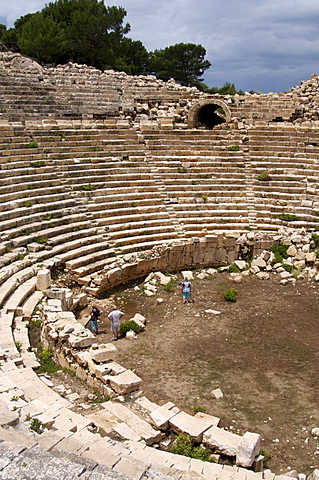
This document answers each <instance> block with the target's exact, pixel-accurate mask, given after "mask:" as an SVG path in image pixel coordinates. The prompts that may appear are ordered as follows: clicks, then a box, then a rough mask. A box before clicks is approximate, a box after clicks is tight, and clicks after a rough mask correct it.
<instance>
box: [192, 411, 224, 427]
mask: <svg viewBox="0 0 319 480" xmlns="http://www.w3.org/2000/svg"><path fill="white" fill-rule="evenodd" d="M194 418H200V419H201V420H203V421H204V422H206V424H207V426H208V428H210V427H218V425H219V422H220V418H218V417H214V416H213V415H209V414H208V413H205V412H197V413H196V414H195V415H194Z"/></svg>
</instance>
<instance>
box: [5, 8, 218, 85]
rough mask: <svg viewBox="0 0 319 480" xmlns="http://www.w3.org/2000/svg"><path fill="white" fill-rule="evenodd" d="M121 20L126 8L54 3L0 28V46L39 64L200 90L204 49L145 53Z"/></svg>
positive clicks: (204, 66)
mask: <svg viewBox="0 0 319 480" xmlns="http://www.w3.org/2000/svg"><path fill="white" fill-rule="evenodd" d="M125 16H126V10H125V9H124V8H122V7H115V6H112V7H107V6H105V4H104V1H103V0H56V1H54V2H50V3H48V4H46V6H45V7H44V8H43V9H42V10H41V11H40V12H36V13H32V14H30V13H29V14H27V15H24V16H22V17H20V18H19V19H17V20H16V21H15V23H14V28H10V29H8V30H7V29H6V27H5V25H1V24H0V41H1V42H2V43H4V44H5V45H6V47H7V48H9V49H10V50H12V51H14V52H21V53H22V54H24V55H27V56H29V57H32V58H34V59H35V60H37V61H38V62H39V63H41V64H44V63H50V64H57V63H66V62H68V61H73V62H77V63H85V64H87V65H91V66H94V67H96V68H100V69H102V70H104V69H106V68H113V69H115V70H123V71H125V72H126V73H128V74H132V75H141V74H150V73H152V74H154V75H156V76H157V77H158V78H161V79H163V80H168V79H170V78H174V79H175V80H176V81H177V82H180V83H181V84H182V85H186V86H191V85H196V86H200V84H201V83H200V82H201V81H202V78H200V77H201V76H202V75H203V73H204V72H205V70H207V69H208V68H209V67H210V66H211V63H210V62H209V61H208V60H206V59H205V55H206V50H205V48H204V47H203V46H202V45H196V44H194V43H177V44H176V45H171V46H169V47H166V48H164V49H162V50H155V51H154V52H148V51H147V50H146V48H145V47H144V45H143V44H142V42H140V41H139V40H132V39H131V38H127V37H126V36H125V35H126V34H127V33H128V32H129V31H130V25H129V24H128V23H124V18H125Z"/></svg>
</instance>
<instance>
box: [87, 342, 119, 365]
mask: <svg viewBox="0 0 319 480" xmlns="http://www.w3.org/2000/svg"><path fill="white" fill-rule="evenodd" d="M89 353H90V355H91V357H92V360H94V362H96V363H101V362H109V361H110V360H114V359H115V357H116V355H117V348H116V347H115V346H114V345H113V344H112V343H101V344H100V345H98V344H97V343H94V344H93V345H92V346H91V347H90V350H89Z"/></svg>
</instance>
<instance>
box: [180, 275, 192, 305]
mask: <svg viewBox="0 0 319 480" xmlns="http://www.w3.org/2000/svg"><path fill="white" fill-rule="evenodd" d="M191 290H192V284H191V282H190V281H189V280H184V282H183V283H182V296H183V303H189V302H190V298H191Z"/></svg>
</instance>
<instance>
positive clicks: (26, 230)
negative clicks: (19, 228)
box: [23, 227, 31, 235]
mask: <svg viewBox="0 0 319 480" xmlns="http://www.w3.org/2000/svg"><path fill="white" fill-rule="evenodd" d="M30 233H31V228H30V227H27V228H26V229H25V230H24V232H23V235H30Z"/></svg>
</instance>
